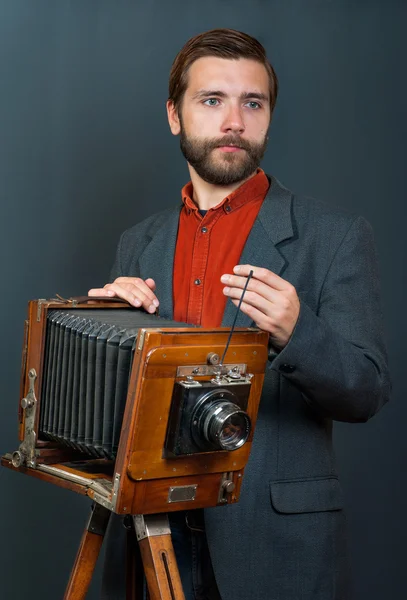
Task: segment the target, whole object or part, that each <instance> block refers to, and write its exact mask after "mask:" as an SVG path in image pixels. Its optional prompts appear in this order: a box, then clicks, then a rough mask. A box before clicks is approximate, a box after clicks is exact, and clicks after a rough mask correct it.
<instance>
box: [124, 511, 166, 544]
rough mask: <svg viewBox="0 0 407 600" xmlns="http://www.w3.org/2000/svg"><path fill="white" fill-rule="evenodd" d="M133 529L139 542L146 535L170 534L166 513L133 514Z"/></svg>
mask: <svg viewBox="0 0 407 600" xmlns="http://www.w3.org/2000/svg"><path fill="white" fill-rule="evenodd" d="M133 523H134V529H135V530H136V536H137V540H138V541H139V542H140V541H141V540H144V539H145V538H147V537H154V536H156V535H171V529H170V524H169V521H168V515H167V513H162V514H158V515H133Z"/></svg>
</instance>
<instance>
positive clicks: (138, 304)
mask: <svg viewBox="0 0 407 600" xmlns="http://www.w3.org/2000/svg"><path fill="white" fill-rule="evenodd" d="M133 304H134V306H137V307H139V306H141V302H140V300H139V299H138V298H135V299H134V301H133Z"/></svg>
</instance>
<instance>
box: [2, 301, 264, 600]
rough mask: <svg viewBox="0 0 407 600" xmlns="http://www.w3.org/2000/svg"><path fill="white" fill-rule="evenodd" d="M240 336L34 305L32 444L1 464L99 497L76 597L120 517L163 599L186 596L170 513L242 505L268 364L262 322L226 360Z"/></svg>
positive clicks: (117, 310)
mask: <svg viewBox="0 0 407 600" xmlns="http://www.w3.org/2000/svg"><path fill="white" fill-rule="evenodd" d="M228 337H229V330H228V329H226V328H217V329H203V328H196V327H190V326H189V327H188V326H180V324H179V323H175V322H173V321H168V320H165V319H161V318H159V317H158V316H155V315H148V314H146V313H144V312H143V311H141V310H136V309H134V308H130V307H129V306H128V305H127V304H126V303H123V302H114V301H106V300H104V301H98V300H94V299H92V298H88V297H85V298H79V299H78V298H77V299H70V300H63V299H52V300H36V301H32V302H30V303H29V309H28V319H27V321H26V327H25V342H24V349H23V360H22V375H21V397H20V402H19V437H20V445H19V447H18V448H17V449H16V450H15V451H14V452H13V453H11V454H7V455H5V456H3V457H2V460H1V462H2V465H3V466H6V467H8V468H10V469H13V470H15V471H19V472H22V473H25V474H29V475H31V476H34V477H37V478H40V479H43V480H45V481H48V482H50V483H54V484H56V485H59V486H61V487H64V488H67V489H70V490H72V491H75V492H77V493H80V494H83V495H86V496H88V497H90V498H91V499H92V500H93V501H94V503H95V504H94V509H93V512H92V517H91V520H90V523H89V524H88V526H87V528H86V530H85V534H84V538H83V540H82V544H81V547H80V550H79V553H78V558H77V561H76V563H75V567H74V570H73V572H72V575H71V580H70V582H69V585H68V589H67V592H66V595H65V598H66V599H70V600H73V599H75V600H77V599H79V598H85V595H86V590H87V586H88V584H89V582H90V578H91V575H92V571H93V567H94V564H95V562H96V558H97V551H98V549H99V547H100V545H101V543H102V540H103V534H104V531H105V528H106V525H107V521H108V517H109V515H110V513H111V512H115V513H117V514H120V515H129V516H130V518H131V519H133V521H134V526H135V529H136V533H137V537H138V540H139V544H140V549H141V554H142V558H143V564H144V568H145V571H146V573H147V572H148V573H149V575H148V576H147V579H148V586H149V590H150V597H151V598H152V600H154V598H157V599H159V598H160V599H164V598H168V599H170V598H171V599H174V598H176V599H177V600H178V599H179V598H183V594H182V589H181V586H180V582H179V577H178V575H177V569H176V563H175V560H174V555H173V551H172V545H171V538H170V531H169V528H168V523H166V522H165V521H164V522H163V520H162V519H164V518H165V517H166V513H168V512H171V511H177V510H185V509H193V508H206V507H210V506H216V505H227V504H230V503H234V502H236V501H237V500H238V498H239V492H240V488H241V484H242V476H243V471H244V468H245V465H246V463H247V460H248V456H249V452H250V447H251V443H252V439H253V433H254V428H255V423H256V417H257V410H258V404H259V401H260V394H261V389H262V384H263V378H264V371H265V366H266V362H267V343H268V336H267V334H266V333H264V332H262V331H260V330H258V329H255V328H253V329H247V328H246V329H241V328H240V329H236V330H235V331H234V333H233V336H232V338H231V340H230V345H229V347H228V350H227V353H226V356H225V360H224V361H221V360H220V357H221V356H222V354H223V352H224V350H225V347H226V344H227V341H228ZM147 515H152V517H151V518H148V517H147ZM160 515H161V516H162V518H161V516H160ZM92 519H93V521H92ZM92 523H93V524H92ZM95 523H96V525H95ZM95 536H97V537H98V540H97V543H96V542H95ZM157 540H161V541H160V544H161V546H160V545H158V546H157V543H158V541H157ZM89 544H90V545H91V546H89ZM92 544H93V545H92ZM90 547H92V548H94V550H92V553H91V554H92V557H93V558H92V560H91V561H88V562H87V567H86V570H87V575H86V577H84V575H83V569H84V567H83V564H84V563H83V556H85V555H89V548H90ZM95 549H97V551H96V550H95ZM163 561H164V562H163ZM165 561H167V562H165ZM151 565H152V566H153V568H149V566H150V567H151ZM152 573H153V574H152ZM157 573H158V575H157ZM174 589H175V590H176V592H174ZM171 590H172V591H171ZM177 590H178V591H177ZM129 593H130V592H129ZM171 594H172V595H171ZM174 594H175V595H174ZM129 597H130V596H129ZM131 597H134V594H133V596H131ZM140 597H141V596H140Z"/></svg>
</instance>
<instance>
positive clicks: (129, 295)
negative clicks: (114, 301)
mask: <svg viewBox="0 0 407 600" xmlns="http://www.w3.org/2000/svg"><path fill="white" fill-rule="evenodd" d="M105 289H107V290H111V291H113V292H115V294H116V296H118V297H119V298H122V299H123V300H126V301H127V302H128V303H129V304H131V305H132V306H135V307H136V308H140V307H143V308H144V309H145V310H146V311H147V312H149V313H154V312H155V311H156V307H155V306H154V304H153V303H152V302H151V299H150V298H149V297H148V296H146V295H145V294H144V293H143V292H142V291H141V290H140V289H139V288H137V287H136V286H134V285H132V284H129V283H127V284H122V285H120V284H118V283H108V284H106V286H105Z"/></svg>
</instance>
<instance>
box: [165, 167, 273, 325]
mask: <svg viewBox="0 0 407 600" xmlns="http://www.w3.org/2000/svg"><path fill="white" fill-rule="evenodd" d="M268 189H269V181H268V179H267V177H266V175H265V173H264V171H263V170H262V169H258V170H257V173H256V175H254V176H253V177H251V178H250V179H249V180H248V181H246V182H245V183H243V184H242V185H241V186H240V187H239V188H238V189H237V190H235V191H234V192H233V193H232V194H230V195H229V196H227V197H226V198H224V199H223V200H222V202H221V203H220V204H218V205H217V206H215V207H214V208H210V209H209V210H208V211H207V213H206V214H205V215H204V216H202V215H201V214H200V213H199V208H198V206H197V205H196V204H195V202H194V201H193V200H192V191H193V190H192V183H191V182H189V183H187V184H186V185H185V186H184V187H183V189H182V192H181V193H182V201H183V203H184V206H183V207H182V209H181V213H180V219H179V227H178V237H177V245H176V250H175V260H174V273H173V300H174V319H175V320H176V321H182V322H184V323H191V324H195V325H202V326H203V327H219V326H220V325H221V323H222V317H223V312H224V310H225V306H226V300H227V297H226V296H224V294H223V293H222V289H223V288H224V287H225V285H224V284H223V283H221V281H220V277H221V275H223V274H224V273H233V267H234V266H235V265H238V264H239V260H240V256H241V254H242V251H243V248H244V245H245V243H246V240H247V237H248V235H249V233H250V230H251V228H252V226H253V223H254V221H255V219H256V217H257V214H258V212H259V210H260V207H261V205H262V202H263V200H264V198H265V196H266V194H267V191H268Z"/></svg>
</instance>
